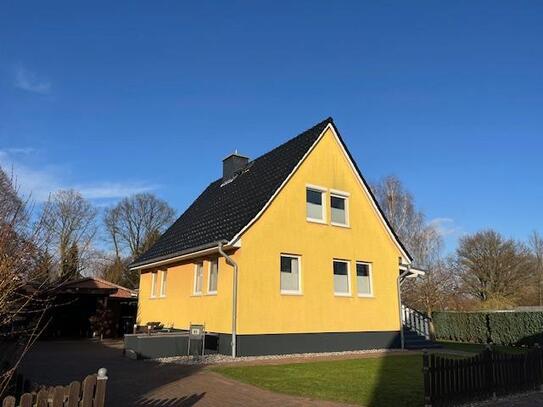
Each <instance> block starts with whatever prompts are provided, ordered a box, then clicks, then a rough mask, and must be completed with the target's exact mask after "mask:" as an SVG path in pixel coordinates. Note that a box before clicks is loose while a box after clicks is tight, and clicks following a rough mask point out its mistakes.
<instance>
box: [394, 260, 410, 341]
mask: <svg viewBox="0 0 543 407" xmlns="http://www.w3.org/2000/svg"><path fill="white" fill-rule="evenodd" d="M408 274H409V266H407V270H405V271H404V272H403V273H401V274H400V275H399V276H398V278H397V280H396V283H397V285H398V312H399V314H400V343H401V349H402V350H403V349H404V348H405V339H404V332H403V321H402V290H401V288H402V283H403V281H404V280H403V279H404V277H405V276H407V275H408Z"/></svg>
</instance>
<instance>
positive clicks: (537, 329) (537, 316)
mask: <svg viewBox="0 0 543 407" xmlns="http://www.w3.org/2000/svg"><path fill="white" fill-rule="evenodd" d="M432 320H433V322H434V330H435V335H436V339H438V340H450V341H456V342H472V343H494V344H496V345H530V346H531V345H533V344H534V343H536V342H537V343H539V344H541V345H543V312H524V311H523V312H516V311H515V312H448V311H444V312H434V313H433V314H432Z"/></svg>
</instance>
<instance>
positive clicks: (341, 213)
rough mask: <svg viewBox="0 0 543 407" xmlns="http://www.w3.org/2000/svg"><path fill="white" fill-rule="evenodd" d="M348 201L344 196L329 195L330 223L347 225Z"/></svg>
mask: <svg viewBox="0 0 543 407" xmlns="http://www.w3.org/2000/svg"><path fill="white" fill-rule="evenodd" d="M347 211H348V201H347V197H346V196H341V195H335V194H334V195H330V220H331V223H332V225H338V226H348V224H349V220H348V214H347Z"/></svg>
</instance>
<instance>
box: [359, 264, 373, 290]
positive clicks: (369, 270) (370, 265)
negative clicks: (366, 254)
mask: <svg viewBox="0 0 543 407" xmlns="http://www.w3.org/2000/svg"><path fill="white" fill-rule="evenodd" d="M356 264H365V265H367V266H368V273H369V276H368V277H369V279H370V292H369V294H366V293H360V292H359V291H358V273H357V274H356V293H357V294H358V296H359V297H365V298H373V297H374V295H373V264H372V263H370V262H367V261H357V262H356ZM355 272H356V269H355Z"/></svg>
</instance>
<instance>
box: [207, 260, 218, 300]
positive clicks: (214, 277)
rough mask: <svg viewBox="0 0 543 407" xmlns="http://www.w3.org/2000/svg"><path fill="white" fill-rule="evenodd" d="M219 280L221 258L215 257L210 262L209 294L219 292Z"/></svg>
mask: <svg viewBox="0 0 543 407" xmlns="http://www.w3.org/2000/svg"><path fill="white" fill-rule="evenodd" d="M218 282H219V259H213V260H211V261H210V262H209V279H208V287H207V293H208V294H217V284H218Z"/></svg>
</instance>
